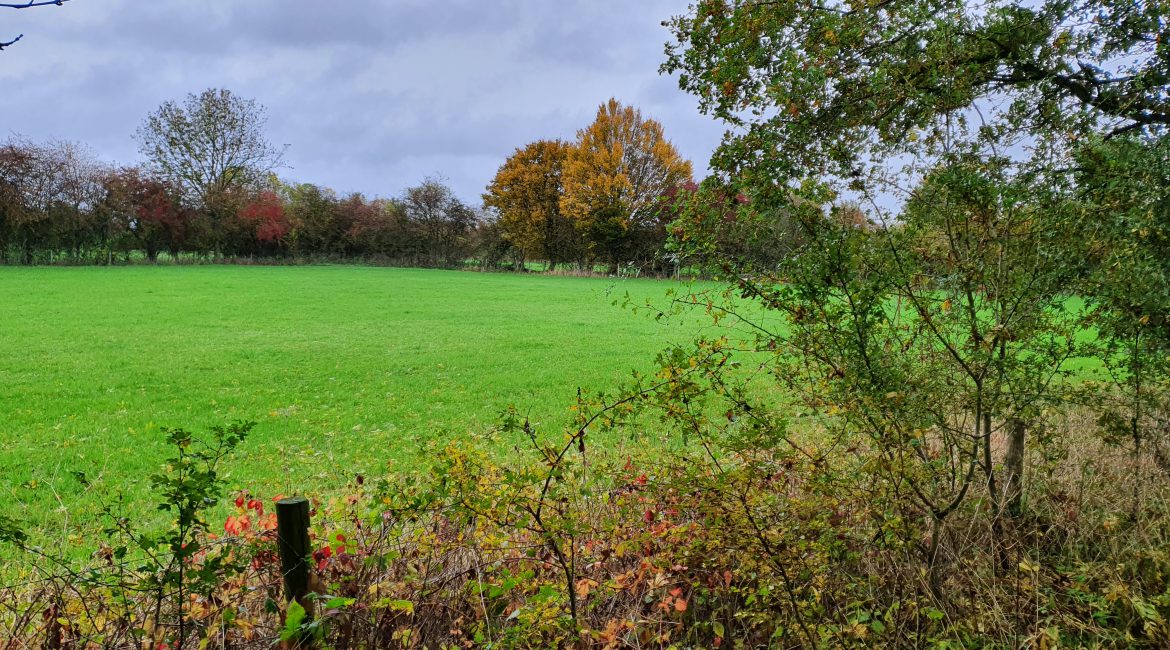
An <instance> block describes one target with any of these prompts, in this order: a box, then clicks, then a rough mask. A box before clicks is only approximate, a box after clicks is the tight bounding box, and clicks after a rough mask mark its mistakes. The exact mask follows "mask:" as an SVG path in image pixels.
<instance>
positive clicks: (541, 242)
mask: <svg viewBox="0 0 1170 650" xmlns="http://www.w3.org/2000/svg"><path fill="white" fill-rule="evenodd" d="M689 183H691V164H690V162H689V161H686V160H684V159H683V158H682V156H680V155H679V153H678V151H677V150H676V149H675V148H674V146H673V145H672V144H671V143H670V142H669V141H668V140H667V139H666V137H665V135H664V134H663V129H662V125H661V124H660V123H659V122H657V121H655V120H653V119H649V118H644V117H643V116H642V113H641V111H639V110H637V109H635V108H633V107H629V106H623V105H622V104H621V103H620V102H618V101H617V100H616V99H610V100H609V101H608V102H606V103H604V104H602V105H601V106H600V107H598V110H597V117H596V119H595V120H594V122H593V123H592V124H591V125H589V126H588V127H586V128H584V129H581V130H580V131H578V133H577V140H576V141H575V142H573V143H564V142H560V141H546V140H540V141H537V142H533V143H531V144H529V145H527V146H525V147H523V148H521V149H517V150H516V152H515V153H513V154H512V156H511V157H510V158H509V159H508V160H507V162H505V163H504V165H503V166H502V167H500V170H499V172H497V174H496V177H495V179H494V180H493V181H492V183H491V184H490V185H489V186H488V189H487V192H486V193H485V194H484V205H485V206H487V207H489V208H492V209H495V210H496V211H497V212H498V213H499V215H500V219H501V221H500V228H501V230H502V232H503V237H504V238H505V239H506V240H507V241H509V242H510V243H512V245H513V246H515V247H516V248H517V249H519V251H520V252H521V253H522V255H529V256H538V257H542V258H543V259H545V260H548V261H549V263H550V265H551V266H553V267H555V266H556V264H557V263H559V262H562V261H566V260H572V261H578V262H579V263H581V264H583V265H586V266H588V265H590V264H591V263H592V261H593V260H600V261H603V262H605V263H607V264H608V265H609V266H610V267H611V268H617V267H620V266H622V265H624V264H632V265H637V266H639V267H642V268H650V269H654V270H662V268H661V267H662V265H663V261H664V257H663V254H664V253H665V251H664V244H665V241H666V224H667V222H669V221H670V219H671V218H672V217H671V214H670V209H669V204H670V203H671V201H672V200H673V199H672V197H673V196H674V195H675V194H676V193H677V192H678V191H679V190H680V189H681V188H683V187H684V186H686V185H687V184H689Z"/></svg>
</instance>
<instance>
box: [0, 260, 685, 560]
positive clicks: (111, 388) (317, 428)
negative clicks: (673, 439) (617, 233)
mask: <svg viewBox="0 0 1170 650" xmlns="http://www.w3.org/2000/svg"><path fill="white" fill-rule="evenodd" d="M672 286H675V285H674V284H673V283H670V282H664V281H653V280H614V279H603V278H591V279H585V278H569V277H544V276H532V275H509V274H480V273H469V272H458V271H429V270H406V269H388V268H369V267H328V266H321V267H238V266H188V267H183V266H179V267H122V268H31V269H30V268H3V269H0V386H2V390H0V414H2V416H3V417H0V512H3V513H5V514H7V515H9V516H12V517H15V518H18V519H20V520H23V521H25V522H27V523H28V524H31V525H32V526H33V527H34V530H35V531H37V533H38V534H39V535H49V536H52V537H54V538H59V537H69V536H72V543H74V544H76V545H78V546H79V547H80V546H82V545H84V544H85V543H86V540H85V539H84V537H85V535H84V532H83V531H85V529H86V527H87V524H88V523H90V521H89V520H90V519H92V517H93V516H94V512H95V511H96V509H97V507H98V506H99V505H100V502H101V501H102V500H108V499H109V498H110V496H111V495H113V494H117V493H120V492H121V493H124V494H125V495H126V505H127V507H130V508H133V509H134V511H135V512H141V513H143V514H144V515H145V513H147V512H148V511H149V510H150V509H149V506H148V505H147V504H148V503H150V501H148V499H150V496H149V495H148V494H147V488H146V483H147V477H148V476H149V475H150V474H151V473H152V472H155V471H156V470H157V469H158V468H159V466H160V462H161V460H162V459H163V458H164V457H165V455H166V454H167V453H168V450H167V449H166V446H165V444H164V436H163V434H162V432H161V428H163V427H184V428H188V429H191V430H195V431H202V430H204V429H205V427H206V426H208V425H211V424H220V423H227V422H229V421H232V420H237V419H245V420H255V421H257V422H258V426H257V427H256V429H255V431H254V432H253V434H252V436H251V438H250V439H249V440H248V441H247V442H246V443H245V445H244V446H243V448H242V450H241V451H240V452H238V454H237V455H236V456H234V457H233V458H232V460H231V461H230V463H229V465H228V468H229V472H230V476H229V479H228V480H229V482H230V483H231V484H232V485H236V486H239V487H253V488H261V489H263V490H265V491H266V492H268V493H269V494H272V493H277V492H284V493H294V492H299V491H313V490H319V491H327V490H328V489H329V488H330V486H334V485H342V484H344V483H345V482H346V481H349V480H352V478H353V476H354V475H355V474H356V473H367V474H374V475H376V474H377V473H378V472H379V471H381V470H383V469H384V468H386V467H387V465H390V464H396V465H397V466H399V467H401V466H402V464H405V463H413V462H419V461H420V459H422V458H423V455H424V454H425V453H426V451H427V449H428V445H431V444H433V443H434V442H435V441H445V440H450V439H458V438H459V437H460V436H467V435H476V434H480V433H483V432H485V431H488V430H490V429H491V427H492V426H493V425H494V423H495V421H496V417H497V415H498V414H499V412H500V411H501V410H502V409H503V408H505V407H506V406H507V405H509V404H516V405H517V406H518V407H519V408H521V410H522V411H525V412H528V413H529V414H530V415H531V417H532V418H533V420H534V421H536V422H540V423H541V424H543V425H544V428H545V429H546V430H551V431H556V430H557V429H559V428H560V427H562V426H563V425H565V424H566V423H568V422H569V421H570V419H571V415H570V412H569V409H568V407H569V406H570V405H571V404H572V403H573V402H574V399H575V395H576V390H577V388H578V387H579V386H580V387H585V388H593V389H597V388H602V389H604V388H609V387H612V386H614V385H615V384H616V383H617V382H619V381H620V380H621V379H622V378H623V377H624V376H627V375H628V372H629V371H630V370H631V369H634V368H643V369H645V368H649V367H650V365H651V363H652V362H653V359H654V355H655V353H656V352H657V351H659V350H660V349H662V348H663V347H665V346H666V345H668V344H669V343H671V342H683V341H685V340H688V339H690V338H693V336H694V334H696V333H697V331H698V329H699V327H700V322H701V321H700V320H699V319H698V318H694V319H689V320H688V322H682V321H680V320H677V319H676V320H674V321H671V322H658V321H655V320H654V319H652V318H649V317H645V316H641V315H634V314H631V313H630V311H629V310H628V309H623V308H621V307H620V306H617V305H615V304H614V302H615V300H619V299H620V298H621V297H622V296H624V295H625V294H627V293H628V294H629V296H630V297H631V298H632V299H633V300H634V301H636V302H644V301H645V300H646V299H652V300H657V301H658V302H665V299H664V297H665V295H666V293H667V290H668V289H669V288H670V287H672ZM79 473H83V474H84V476H85V478H86V480H87V481H88V482H89V487H85V486H83V485H82V483H81V482H80V481H79V480H77V476H78V475H79ZM146 516H151V515H146ZM67 531H68V532H67ZM90 541H92V540H90Z"/></svg>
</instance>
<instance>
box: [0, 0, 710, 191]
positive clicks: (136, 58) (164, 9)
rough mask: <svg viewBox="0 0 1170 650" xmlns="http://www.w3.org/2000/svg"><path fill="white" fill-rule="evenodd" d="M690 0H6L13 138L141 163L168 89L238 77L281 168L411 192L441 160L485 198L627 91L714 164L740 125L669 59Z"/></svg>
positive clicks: (673, 136) (174, 92)
mask: <svg viewBox="0 0 1170 650" xmlns="http://www.w3.org/2000/svg"><path fill="white" fill-rule="evenodd" d="M686 5H687V2H686V0H674V1H670V0H557V1H556V2H550V1H549V0H381V1H378V0H315V1H311V0H247V1H246V2H245V1H240V0H68V2H66V3H65V4H64V5H62V6H59V7H58V6H47V7H40V8H33V9H23V10H11V9H2V8H0V41H7V40H10V39H11V38H13V37H15V36H16V35H17V34H21V33H23V34H24V39H23V40H22V41H20V42H19V43H17V44H16V45H14V46H12V47H10V48H7V49H5V50H4V51H2V52H0V89H3V91H2V93H0V139H6V138H7V137H9V136H12V135H21V136H24V137H27V138H29V139H31V140H34V141H44V140H50V139H55V140H68V141H76V142H82V143H85V144H86V145H88V146H89V147H90V149H91V150H92V151H93V153H94V154H95V155H97V156H98V157H99V158H101V159H104V160H107V161H111V162H114V163H117V164H133V163H136V162H139V160H140V157H139V155H138V152H137V144H136V143H135V141H134V132H135V130H136V129H137V128H138V126H139V124H141V122H142V121H143V119H144V118H145V116H146V115H147V114H148V113H150V112H151V111H153V110H154V109H156V108H157V107H158V106H159V104H161V103H162V102H164V101H167V100H182V99H183V98H184V97H185V96H186V95H187V94H188V93H198V92H200V91H202V90H204V89H206V88H227V89H228V90H231V91H232V92H233V93H235V94H237V95H239V96H241V97H245V98H250V99H255V100H256V101H257V102H259V103H260V104H262V105H263V106H265V107H266V108H267V114H268V126H267V133H268V136H269V140H270V141H271V142H272V143H273V144H275V145H277V146H282V145H288V148H287V152H286V154H285V163H286V168H285V169H282V170H280V175H281V176H282V177H284V178H286V179H291V180H296V181H299V182H312V183H316V184H318V185H323V186H326V187H331V188H333V189H335V190H337V191H339V192H341V193H348V192H354V191H356V192H362V193H364V194H366V195H367V196H370V197H373V196H384V197H388V196H394V195H397V194H398V193H399V192H401V190H402V189H403V188H405V187H408V186H410V185H412V184H415V183H417V182H418V181H420V180H422V179H423V178H425V177H428V176H438V177H442V178H444V179H445V180H446V182H447V183H448V184H449V185H450V186H451V187H452V188H453V189H454V190H455V192H456V194H457V195H458V196H460V197H461V198H463V199H464V200H465V201H468V202H470V203H472V204H475V205H478V204H479V202H480V195H481V194H482V192H483V189H484V187H485V186H486V185H487V184H488V182H490V180H491V178H492V176H493V175H494V174H495V172H496V170H497V169H498V168H499V166H500V165H501V164H502V163H503V162H504V160H505V158H507V156H508V155H509V154H510V153H511V152H512V151H514V150H515V149H516V148H517V147H520V146H523V145H524V144H526V143H528V142H531V141H533V140H536V139H540V138H564V139H572V138H574V137H575V134H576V132H577V130H578V129H580V128H583V127H585V126H586V125H588V124H589V122H591V121H592V120H593V117H594V115H595V113H596V111H597V107H598V105H599V104H601V103H602V102H604V101H605V100H607V99H608V98H609V97H611V96H613V97H616V98H617V99H618V100H619V101H621V102H623V103H625V104H628V105H633V106H636V107H638V108H640V109H641V110H642V113H643V115H645V116H648V117H653V118H655V119H657V120H658V121H660V122H662V124H663V127H664V129H665V131H666V135H667V137H668V138H669V139H670V140H671V141H673V142H674V144H675V145H676V147H678V149H679V151H680V152H681V153H682V154H683V156H685V157H686V158H688V159H690V160H692V161H693V162H694V166H695V172H696V176H698V177H702V176H703V175H704V174H705V170H706V166H707V162H708V159H709V157H710V154H711V152H712V150H713V149H714V148H715V146H716V145H717V144H718V142H719V139H720V137H721V135H722V132H723V130H724V129H723V126H722V125H720V124H719V123H718V122H716V121H715V120H713V119H712V118H710V117H707V116H704V115H701V114H700V113H699V112H698V109H697V101H696V100H695V98H693V97H691V96H689V95H687V94H685V93H683V92H682V91H680V90H678V85H677V80H676V79H674V78H671V77H667V76H662V75H660V74H659V73H658V67H659V65H660V64H661V63H662V61H663V59H664V53H663V48H664V45H665V43H666V41H667V40H668V39H669V33H668V32H667V30H666V29H665V28H664V27H662V25H661V23H662V21H663V20H666V19H668V18H669V17H670V16H672V15H675V14H678V13H681V12H684V11H685V10H686Z"/></svg>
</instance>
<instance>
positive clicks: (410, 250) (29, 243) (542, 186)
mask: <svg viewBox="0 0 1170 650" xmlns="http://www.w3.org/2000/svg"><path fill="white" fill-rule="evenodd" d="M265 123H266V115H265V111H264V108H263V107H262V106H260V105H258V104H257V103H256V102H254V101H252V100H248V99H244V98H241V97H238V96H236V95H234V94H232V93H231V92H230V91H227V90H217V89H209V90H206V91H204V92H202V93H200V94H198V95H195V94H192V95H188V97H187V98H186V99H185V100H184V101H183V102H167V103H164V104H163V105H162V106H160V107H159V108H158V109H157V110H156V111H155V112H153V113H151V114H150V115H149V116H147V118H146V119H145V120H144V121H143V123H142V125H141V127H140V128H139V129H138V132H137V134H136V139H137V142H138V145H139V151H140V153H141V154H142V156H143V162H142V163H141V164H138V165H133V166H124V167H118V166H113V165H110V164H108V163H105V162H103V161H101V160H99V159H98V158H96V157H95V156H94V155H93V154H92V153H91V152H90V151H89V150H88V149H86V148H85V147H84V146H83V145H80V144H76V143H71V142H45V143H39V142H32V141H29V140H27V139H24V138H20V137H12V138H10V139H9V140H8V141H7V142H5V143H3V144H2V145H0V263H6V264H41V263H77V264H86V263H97V264H111V263H126V262H130V261H134V260H143V259H144V260H146V261H149V262H154V261H157V260H158V259H159V257H160V256H169V257H171V258H173V259H181V258H197V259H206V260H232V259H249V260H288V259H303V260H337V261H342V260H365V261H379V262H384V263H392V264H401V265H417V266H435V267H454V266H460V265H463V264H465V263H468V262H469V261H473V262H475V263H478V264H480V265H483V266H487V267H501V266H508V267H511V268H518V269H519V268H525V263H526V262H531V261H541V262H546V263H547V265H546V268H548V269H550V270H555V269H556V268H557V267H558V266H561V267H563V266H564V265H568V264H573V265H576V266H577V267H578V268H582V269H589V270H592V269H593V268H595V266H596V265H598V264H605V265H607V266H608V268H609V269H611V270H616V269H618V268H620V267H628V266H631V265H636V266H637V267H638V268H639V269H642V270H645V271H647V272H658V273H661V272H665V271H667V270H669V269H670V264H669V262H670V261H671V259H672V258H671V257H670V256H669V254H668V253H667V251H666V240H667V235H668V233H667V225H668V224H669V222H670V221H672V220H673V219H674V217H675V212H676V209H677V206H678V204H679V201H678V197H679V196H680V194H679V193H680V191H682V190H683V189H684V188H687V187H690V188H694V187H695V186H694V184H693V183H692V181H691V165H690V163H689V162H687V161H685V160H683V159H682V157H681V156H680V155H679V154H678V151H677V150H676V149H675V148H674V147H673V146H672V145H671V144H670V143H669V141H667V140H666V138H665V136H664V135H663V129H662V125H661V124H660V123H658V122H656V121H655V120H652V119H648V118H644V117H643V116H642V115H641V112H640V111H638V110H637V109H634V108H632V107H626V106H622V105H621V104H620V103H619V102H617V101H616V100H612V99H611V100H610V101H609V102H607V103H605V104H603V105H602V106H601V107H600V108H599V109H598V112H597V119H596V120H595V122H594V123H593V124H592V125H590V126H589V127H588V128H586V129H582V130H581V131H580V132H579V134H578V138H577V141H576V142H573V143H569V142H564V141H560V140H541V141H538V142H534V143H532V144H529V145H527V146H525V147H522V148H519V149H517V150H516V152H515V153H514V154H512V156H510V157H509V158H508V160H507V161H506V162H505V163H504V165H503V166H502V167H501V168H500V170H499V172H498V173H497V175H496V177H495V178H494V179H493V180H492V182H491V184H490V185H489V186H488V187H487V190H486V192H485V193H484V195H483V205H482V206H473V205H469V204H467V203H465V202H464V201H462V200H460V199H459V198H458V197H457V196H456V195H455V194H454V192H453V191H452V190H451V188H450V187H448V186H447V185H446V184H445V183H444V182H443V181H442V179H439V178H427V179H424V180H423V181H421V182H419V183H418V184H416V185H413V186H411V187H408V188H406V189H405V190H403V191H402V192H401V193H400V194H398V195H397V196H394V197H391V198H368V197H366V196H364V195H362V194H360V193H351V194H346V195H342V194H339V193H337V192H335V191H333V190H331V189H329V188H326V187H322V186H319V185H315V184H312V183H299V182H292V181H286V180H284V179H281V178H280V177H279V176H278V174H277V171H278V170H279V169H280V168H281V164H282V160H283V154H284V151H283V150H281V149H278V148H276V147H273V146H272V145H271V144H269V143H268V141H267V140H266V139H265V136H264V125H265Z"/></svg>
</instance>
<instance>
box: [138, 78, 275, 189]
mask: <svg viewBox="0 0 1170 650" xmlns="http://www.w3.org/2000/svg"><path fill="white" fill-rule="evenodd" d="M266 121H267V118H266V117H265V114H264V107H262V106H260V105H259V104H257V103H256V102H255V100H251V99H243V98H240V97H237V96H236V95H234V94H232V92H231V91H229V90H221V89H208V90H205V91H203V92H202V93H200V94H198V95H195V94H190V95H187V98H186V99H185V100H184V101H183V103H182V104H178V103H176V102H172V101H168V102H165V103H164V104H163V105H162V106H160V107H159V108H158V110H157V111H155V112H154V113H151V114H150V115H149V116H147V118H146V120H145V121H144V122H143V123H142V126H141V127H139V129H138V133H137V137H138V145H139V152H140V153H141V154H142V155H143V156H144V157H145V159H146V164H147V166H148V167H149V168H150V169H151V170H152V171H153V172H154V173H155V174H157V175H158V176H160V177H162V178H165V179H167V180H168V181H170V182H171V183H173V184H174V185H175V186H176V187H179V188H181V189H182V191H183V193H184V198H185V199H186V200H187V201H188V202H190V203H191V204H192V205H193V206H195V207H199V208H203V209H206V210H209V211H211V212H215V211H217V210H218V209H220V204H221V203H224V202H226V201H230V200H231V197H232V195H233V194H235V193H238V192H239V191H241V190H244V189H248V188H253V187H257V186H259V185H261V184H263V183H264V182H265V180H266V179H267V178H268V176H269V174H271V173H272V172H273V170H275V169H276V168H277V167H278V166H279V165H280V162H281V157H282V154H281V151H280V150H278V149H276V148H275V147H273V146H272V145H271V144H269V143H268V141H267V139H266V138H265V135H264V125H265V123H266Z"/></svg>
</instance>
